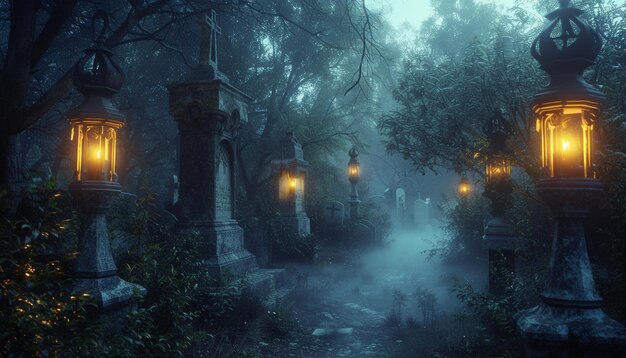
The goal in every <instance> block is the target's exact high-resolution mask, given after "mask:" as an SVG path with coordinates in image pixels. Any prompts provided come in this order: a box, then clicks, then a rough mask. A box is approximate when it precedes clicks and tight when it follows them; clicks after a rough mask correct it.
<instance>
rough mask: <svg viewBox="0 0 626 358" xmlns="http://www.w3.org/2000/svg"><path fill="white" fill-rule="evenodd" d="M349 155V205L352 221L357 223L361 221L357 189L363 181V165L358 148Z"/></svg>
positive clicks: (352, 149) (354, 148) (353, 149)
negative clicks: (360, 180) (358, 184)
mask: <svg viewBox="0 0 626 358" xmlns="http://www.w3.org/2000/svg"><path fill="white" fill-rule="evenodd" d="M348 155H350V160H349V161H348V180H349V181H350V184H351V187H352V188H351V190H350V199H349V200H348V204H349V205H350V220H351V221H352V222H355V223H356V222H357V221H358V220H359V206H360V205H361V200H360V199H359V192H358V190H357V188H356V185H357V183H358V182H359V179H361V165H360V164H359V161H358V159H357V158H358V157H359V150H358V149H357V148H356V147H352V148H351V149H350V151H349V152H348Z"/></svg>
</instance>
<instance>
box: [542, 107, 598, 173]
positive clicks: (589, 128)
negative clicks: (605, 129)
mask: <svg viewBox="0 0 626 358" xmlns="http://www.w3.org/2000/svg"><path fill="white" fill-rule="evenodd" d="M533 110H534V111H535V113H536V114H537V116H538V117H537V125H536V129H537V132H539V134H540V136H541V164H542V166H543V167H544V168H546V170H547V173H548V174H549V176H550V177H593V176H594V173H593V169H592V166H593V142H594V141H593V127H594V123H595V120H596V114H597V112H598V104H597V103H594V102H591V101H574V100H572V101H558V102H550V103H540V104H537V105H535V106H534V107H533Z"/></svg>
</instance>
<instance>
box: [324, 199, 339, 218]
mask: <svg viewBox="0 0 626 358" xmlns="http://www.w3.org/2000/svg"><path fill="white" fill-rule="evenodd" d="M326 210H327V211H330V218H331V219H332V220H333V221H334V219H335V212H337V211H341V208H338V207H337V206H335V203H332V205H331V206H330V207H328V208H326Z"/></svg>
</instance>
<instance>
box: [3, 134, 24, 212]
mask: <svg viewBox="0 0 626 358" xmlns="http://www.w3.org/2000/svg"><path fill="white" fill-rule="evenodd" d="M19 152H20V135H19V134H8V133H6V132H2V134H0V153H2V154H0V183H1V184H2V186H3V189H5V190H6V197H5V198H4V199H3V203H2V214H3V215H4V216H5V217H12V216H13V215H14V214H15V210H16V209H17V205H18V203H19V200H20V195H21V191H22V188H21V186H22V179H23V178H22V170H21V165H20V162H19V158H20V153H19Z"/></svg>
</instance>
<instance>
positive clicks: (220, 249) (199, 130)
mask: <svg viewBox="0 0 626 358" xmlns="http://www.w3.org/2000/svg"><path fill="white" fill-rule="evenodd" d="M204 30H205V31H204V32H205V36H204V38H203V40H202V41H201V44H202V45H201V47H202V48H201V51H200V53H201V61H202V62H201V63H200V66H199V68H198V69H196V70H193V71H191V73H190V78H189V79H187V80H186V81H184V82H180V83H174V84H169V85H168V86H167V88H168V90H169V93H170V100H169V108H170V114H171V115H172V116H173V117H174V120H175V121H176V122H177V123H178V130H179V133H180V150H179V165H180V168H179V170H180V172H179V181H180V188H179V198H178V202H177V204H176V207H175V214H176V217H177V218H178V222H177V223H176V228H177V229H178V230H179V231H180V232H181V233H192V232H197V233H199V234H200V236H201V237H202V240H204V241H205V243H206V246H205V247H204V251H205V252H204V254H205V255H206V259H207V264H208V268H209V272H211V273H212V274H214V275H216V276H219V277H221V276H223V275H224V274H225V273H226V272H231V273H233V274H241V273H245V272H248V271H250V270H252V269H255V268H256V267H257V266H256V261H255V257H254V256H253V255H252V254H251V253H250V252H248V251H247V250H246V249H245V248H244V240H243V229H242V228H241V227H240V226H239V225H238V223H237V221H236V220H235V219H234V213H235V205H234V203H235V200H234V199H235V190H234V188H235V172H236V168H235V158H236V150H237V146H236V143H235V141H236V138H237V134H238V128H239V126H240V125H241V124H242V123H245V122H246V121H247V115H248V106H249V105H250V103H251V98H250V97H249V96H248V95H246V94H245V93H243V92H242V91H240V90H239V89H237V88H236V87H234V86H233V85H231V84H230V83H228V80H227V78H226V76H223V75H221V74H220V72H219V71H218V69H217V46H216V39H217V37H216V36H217V34H219V33H220V32H221V29H220V28H219V27H218V26H217V23H216V21H215V12H212V17H210V18H209V17H207V18H206V27H205V28H204ZM209 32H210V36H209V41H206V38H207V36H206V34H207V33H209ZM207 54H208V56H207Z"/></svg>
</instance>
